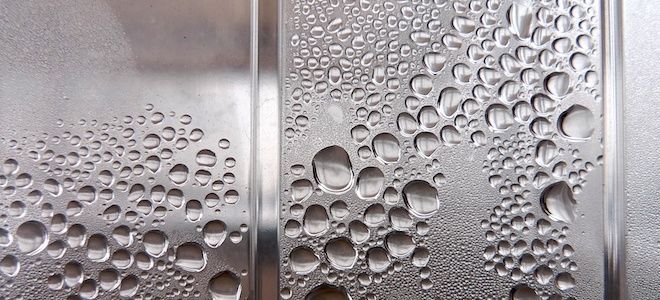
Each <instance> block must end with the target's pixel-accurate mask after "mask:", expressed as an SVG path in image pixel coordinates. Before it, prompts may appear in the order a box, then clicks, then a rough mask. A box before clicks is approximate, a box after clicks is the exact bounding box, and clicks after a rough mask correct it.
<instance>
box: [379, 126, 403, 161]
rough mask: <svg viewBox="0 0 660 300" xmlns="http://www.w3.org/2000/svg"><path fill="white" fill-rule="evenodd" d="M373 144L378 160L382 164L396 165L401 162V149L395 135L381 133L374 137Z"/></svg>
mask: <svg viewBox="0 0 660 300" xmlns="http://www.w3.org/2000/svg"><path fill="white" fill-rule="evenodd" d="M372 143H373V149H374V153H375V155H376V158H377V159H378V160H379V161H381V162H382V163H385V164H389V163H395V162H397V161H398V160H399V157H400V155H401V148H400V147H399V140H397V138H396V137H395V136H394V135H392V134H389V133H381V134H379V135H377V136H375V137H374V139H373V141H372Z"/></svg>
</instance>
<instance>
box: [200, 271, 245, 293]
mask: <svg viewBox="0 0 660 300" xmlns="http://www.w3.org/2000/svg"><path fill="white" fill-rule="evenodd" d="M208 291H209V294H211V298H212V299H213V300H238V299H240V297H241V280H240V279H239V278H238V276H236V275H234V273H232V272H229V271H223V272H220V273H218V274H216V275H215V276H213V277H212V278H211V279H210V280H209V285H208Z"/></svg>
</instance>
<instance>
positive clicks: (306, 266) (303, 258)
mask: <svg viewBox="0 0 660 300" xmlns="http://www.w3.org/2000/svg"><path fill="white" fill-rule="evenodd" d="M289 263H290V264H291V270H292V271H293V272H296V273H297V274H308V273H311V272H312V271H314V270H315V269H316V267H317V266H318V265H319V258H318V257H317V256H316V254H315V253H314V250H312V249H310V248H309V247H297V248H295V249H293V250H291V253H289Z"/></svg>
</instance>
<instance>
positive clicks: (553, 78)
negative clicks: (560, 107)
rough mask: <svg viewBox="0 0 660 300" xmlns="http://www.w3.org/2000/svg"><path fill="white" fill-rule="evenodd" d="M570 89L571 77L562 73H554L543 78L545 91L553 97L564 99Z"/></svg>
mask: <svg viewBox="0 0 660 300" xmlns="http://www.w3.org/2000/svg"><path fill="white" fill-rule="evenodd" d="M570 88H571V77H570V76H569V75H568V74H566V73H564V72H555V73H552V74H550V75H548V77H546V78H545V89H546V90H547V91H548V93H550V94H551V95H553V96H557V97H564V96H566V95H568V92H569V91H570Z"/></svg>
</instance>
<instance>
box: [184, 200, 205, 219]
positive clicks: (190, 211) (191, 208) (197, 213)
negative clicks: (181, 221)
mask: <svg viewBox="0 0 660 300" xmlns="http://www.w3.org/2000/svg"><path fill="white" fill-rule="evenodd" d="M202 212H203V208H202V203H201V202H199V201H197V200H190V201H188V202H186V218H188V220H189V221H190V222H197V221H199V219H201V218H202Z"/></svg>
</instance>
